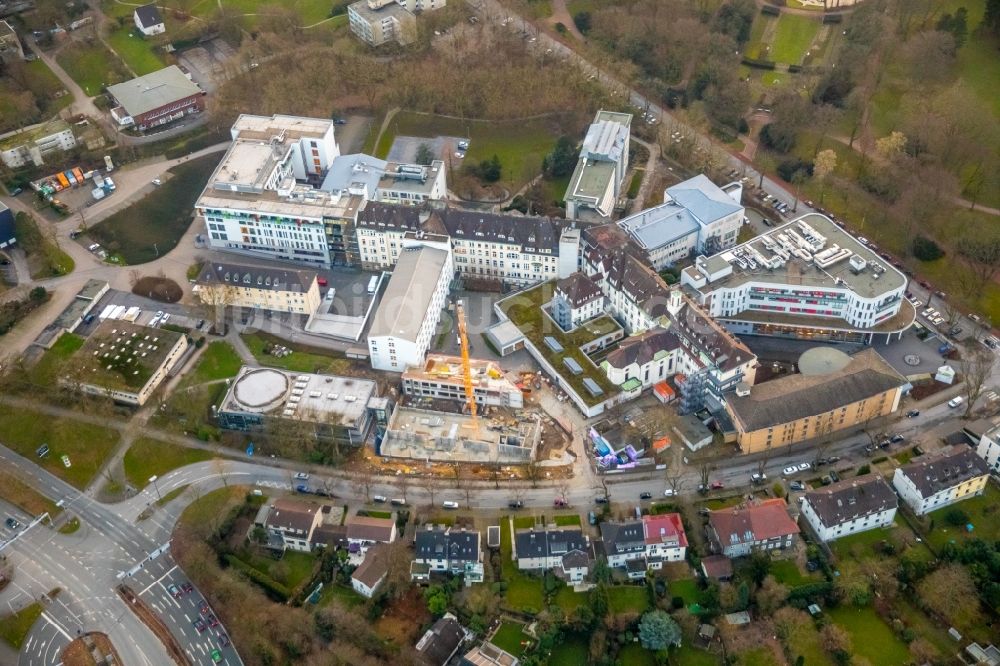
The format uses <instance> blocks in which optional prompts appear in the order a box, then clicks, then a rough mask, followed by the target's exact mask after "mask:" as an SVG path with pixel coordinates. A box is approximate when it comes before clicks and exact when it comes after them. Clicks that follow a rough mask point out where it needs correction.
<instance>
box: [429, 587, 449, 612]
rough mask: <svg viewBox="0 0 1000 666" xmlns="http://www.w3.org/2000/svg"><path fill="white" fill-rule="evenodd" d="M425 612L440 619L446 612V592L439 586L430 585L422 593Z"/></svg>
mask: <svg viewBox="0 0 1000 666" xmlns="http://www.w3.org/2000/svg"><path fill="white" fill-rule="evenodd" d="M424 599H426V600H427V610H428V611H429V612H430V614H431V615H433V616H434V617H441V616H442V615H444V613H445V611H446V610H448V592H447V590H445V589H444V588H443V587H441V586H440V585H432V586H430V587H428V588H427V589H426V590H425V591H424Z"/></svg>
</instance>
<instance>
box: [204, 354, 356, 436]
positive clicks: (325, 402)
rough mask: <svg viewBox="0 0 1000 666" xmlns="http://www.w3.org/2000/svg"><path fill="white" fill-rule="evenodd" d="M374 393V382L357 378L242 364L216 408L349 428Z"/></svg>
mask: <svg viewBox="0 0 1000 666" xmlns="http://www.w3.org/2000/svg"><path fill="white" fill-rule="evenodd" d="M375 392H376V386H375V382H373V381H371V380H369V379H363V378H361V377H341V376H337V375H317V374H311V373H304V372H286V371H284V370H278V369H275V368H252V367H250V366H246V365H245V366H243V367H242V368H240V371H239V373H238V374H237V375H236V378H235V379H234V380H233V381H232V383H231V384H230V386H229V389H228V390H227V391H226V395H225V397H224V398H223V399H222V402H221V403H220V405H221V406H220V408H219V409H220V411H224V412H248V413H256V414H270V415H271V416H278V417H282V418H287V419H296V420H300V421H312V422H316V423H325V424H329V425H342V426H346V427H353V426H354V425H355V424H356V423H358V422H360V421H361V420H363V417H364V415H365V410H366V409H367V405H368V400H369V399H370V398H371V397H372V396H374V395H375Z"/></svg>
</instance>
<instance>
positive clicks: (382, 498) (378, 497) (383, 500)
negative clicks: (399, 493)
mask: <svg viewBox="0 0 1000 666" xmlns="http://www.w3.org/2000/svg"><path fill="white" fill-rule="evenodd" d="M372 501H373V502H378V503H379V504H385V503H386V502H387V501H388V500H387V499H386V497H385V495H376V496H375V497H373V498H372Z"/></svg>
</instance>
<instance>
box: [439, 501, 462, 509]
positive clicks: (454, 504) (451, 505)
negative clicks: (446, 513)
mask: <svg viewBox="0 0 1000 666" xmlns="http://www.w3.org/2000/svg"><path fill="white" fill-rule="evenodd" d="M441 506H442V508H445V509H457V508H458V502H453V501H451V500H446V501H444V502H442V503H441Z"/></svg>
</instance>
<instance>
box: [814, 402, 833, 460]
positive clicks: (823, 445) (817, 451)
mask: <svg viewBox="0 0 1000 666" xmlns="http://www.w3.org/2000/svg"><path fill="white" fill-rule="evenodd" d="M832 432H833V412H831V413H829V414H827V417H826V419H824V420H823V422H822V423H820V424H819V426H818V427H817V429H816V439H817V443H816V446H815V448H814V449H813V454H814V455H813V467H816V466H818V465H819V459H820V458H825V457H826V452H827V451H828V450H829V449H830V447H831V446H833V440H832V439H831V438H830V436H829V435H830V433H832Z"/></svg>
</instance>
